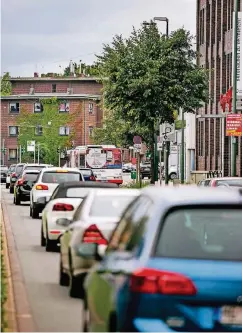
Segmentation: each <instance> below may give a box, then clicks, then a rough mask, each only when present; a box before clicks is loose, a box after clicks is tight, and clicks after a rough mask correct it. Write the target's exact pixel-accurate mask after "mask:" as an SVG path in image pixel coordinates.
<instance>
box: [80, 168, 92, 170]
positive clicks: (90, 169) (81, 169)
mask: <svg viewBox="0 0 242 333" xmlns="http://www.w3.org/2000/svg"><path fill="white" fill-rule="evenodd" d="M78 169H79V170H92V169H91V168H78Z"/></svg>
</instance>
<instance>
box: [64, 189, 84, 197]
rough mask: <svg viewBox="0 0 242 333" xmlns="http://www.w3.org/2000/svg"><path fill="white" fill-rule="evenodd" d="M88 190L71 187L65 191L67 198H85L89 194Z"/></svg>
mask: <svg viewBox="0 0 242 333" xmlns="http://www.w3.org/2000/svg"><path fill="white" fill-rule="evenodd" d="M89 191H90V188H88V187H72V188H68V189H67V191H66V197H67V198H85V196H86V195H87V194H88V193H89Z"/></svg>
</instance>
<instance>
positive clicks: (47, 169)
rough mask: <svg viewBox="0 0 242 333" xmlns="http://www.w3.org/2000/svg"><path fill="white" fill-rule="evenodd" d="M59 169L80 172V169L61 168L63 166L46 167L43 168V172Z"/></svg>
mask: <svg viewBox="0 0 242 333" xmlns="http://www.w3.org/2000/svg"><path fill="white" fill-rule="evenodd" d="M57 170H67V171H74V172H79V173H81V172H80V170H79V169H77V168H61V167H50V168H46V169H43V170H42V172H43V173H44V172H51V171H57Z"/></svg>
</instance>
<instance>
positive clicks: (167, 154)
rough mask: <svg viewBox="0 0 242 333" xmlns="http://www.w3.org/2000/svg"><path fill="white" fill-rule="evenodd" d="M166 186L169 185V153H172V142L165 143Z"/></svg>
mask: <svg viewBox="0 0 242 333" xmlns="http://www.w3.org/2000/svg"><path fill="white" fill-rule="evenodd" d="M164 153H165V156H164V157H165V158H164V160H165V184H166V185H168V184H169V153H170V141H166V142H165V151H164Z"/></svg>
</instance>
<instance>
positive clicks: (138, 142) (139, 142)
mask: <svg viewBox="0 0 242 333" xmlns="http://www.w3.org/2000/svg"><path fill="white" fill-rule="evenodd" d="M133 143H134V145H136V144H139V145H141V143H142V139H141V137H140V136H138V135H136V136H134V138H133Z"/></svg>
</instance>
